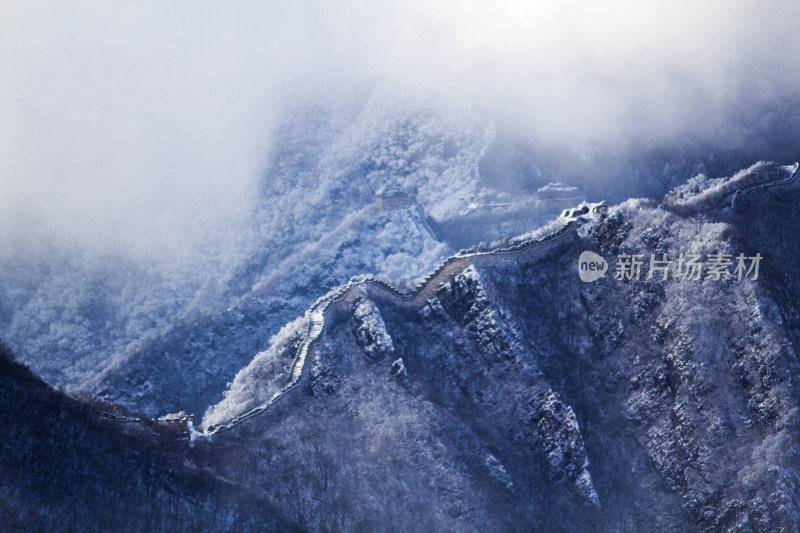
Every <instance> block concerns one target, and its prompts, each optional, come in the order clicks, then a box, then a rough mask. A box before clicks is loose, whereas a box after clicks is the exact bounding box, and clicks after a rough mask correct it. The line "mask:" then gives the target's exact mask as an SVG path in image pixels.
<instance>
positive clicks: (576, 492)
mask: <svg viewBox="0 0 800 533" xmlns="http://www.w3.org/2000/svg"><path fill="white" fill-rule="evenodd" d="M797 176H798V167H797V165H796V164H795V165H792V166H784V165H779V164H776V163H758V164H756V165H753V166H752V167H750V168H748V169H745V170H742V171H741V172H739V173H737V174H735V175H734V176H732V177H730V178H724V179H709V178H707V177H705V176H698V177H696V178H695V179H693V180H691V181H690V182H689V183H687V184H685V185H684V186H682V187H679V188H678V189H676V190H675V191H673V192H672V193H670V194H669V195H667V196H666V197H665V198H664V200H663V202H656V201H653V200H647V199H632V200H628V201H626V202H623V203H621V204H618V205H616V206H611V207H609V206H606V205H603V204H588V205H584V206H582V207H579V208H577V209H573V210H570V211H569V212H568V213H566V214H565V216H563V217H562V218H559V219H556V220H553V221H552V222H551V223H550V224H548V225H546V226H544V227H542V228H539V229H537V230H535V231H533V232H531V233H527V234H523V235H520V236H518V237H514V238H508V239H504V240H501V241H498V242H495V243H491V244H487V243H484V244H482V245H480V246H476V247H474V248H472V249H470V250H463V251H461V252H459V253H457V254H455V255H453V256H451V257H449V258H448V259H446V260H445V261H444V262H443V263H442V264H441V265H440V266H439V267H437V268H436V269H435V270H434V271H432V272H431V273H429V274H428V275H427V276H425V278H424V279H423V280H422V281H421V283H420V284H419V285H417V286H416V287H415V288H409V287H402V286H397V287H396V286H394V285H392V284H390V283H385V282H383V281H381V280H380V279H377V278H375V277H372V276H366V275H359V276H355V277H354V278H352V279H351V280H350V281H349V282H348V283H346V284H344V285H341V286H339V287H337V288H334V289H332V290H331V291H330V292H329V293H328V294H327V295H320V297H319V298H318V299H317V300H316V301H315V302H314V303H312V304H310V306H309V308H308V309H307V312H306V313H304V314H303V315H301V316H299V317H298V318H296V319H294V320H291V321H288V322H287V324H286V325H285V326H284V327H283V328H282V329H281V330H280V331H279V332H278V333H277V334H276V335H275V336H273V337H272V339H271V344H270V346H269V348H268V349H266V350H264V351H262V352H259V353H257V354H255V355H254V357H253V358H252V360H251V361H249V363H247V362H246V363H245V364H243V365H242V367H241V369H240V370H239V372H238V374H237V375H236V377H235V378H234V379H233V380H232V381H231V383H230V385H229V387H228V390H227V391H226V392H225V395H224V398H223V399H222V400H221V401H219V402H218V403H216V404H215V405H212V406H210V407H209V409H208V410H207V411H206V413H205V416H204V417H203V419H202V420H200V418H199V417H198V419H197V420H196V421H195V422H196V424H197V428H194V427H192V426H181V425H180V424H179V425H178V426H177V427H176V426H175V425H174V423H170V422H158V421H151V420H148V419H146V418H141V417H136V416H135V415H132V414H130V413H129V412H126V411H125V410H123V409H122V408H119V407H115V406H113V405H110V404H106V403H103V402H99V401H97V400H90V399H70V398H65V397H64V396H63V395H62V394H61V393H58V392H56V391H51V390H49V389H47V388H46V386H44V385H43V384H41V383H40V382H38V381H37V380H36V379H35V378H34V377H33V376H31V375H30V374H28V373H26V372H25V371H24V370H22V369H21V368H20V367H18V366H16V365H14V364H12V363H8V362H6V363H4V364H3V366H2V370H3V376H4V377H3V379H4V380H5V381H4V383H6V385H4V390H12V389H11V388H13V390H14V391H16V392H14V393H13V394H10V395H4V396H3V398H5V400H4V402H5V403H4V410H3V412H4V416H5V417H6V420H5V422H4V424H5V425H6V426H7V427H8V428H11V429H12V431H13V432H14V434H15V435H16V434H23V433H24V434H28V433H29V432H31V431H42V430H41V429H39V430H37V429H36V427H38V426H37V424H39V421H40V419H41V420H44V418H43V417H44V415H38V414H37V415H35V416H33V417H29V416H26V415H25V413H26V412H27V411H26V410H30V409H31V406H32V405H34V404H32V403H31V398H33V397H37V395H39V396H40V397H45V400H46V402H45V403H48V405H56V406H58V405H61V404H64V407H59V409H61V411H62V412H63V413H65V414H64V415H62V416H61V420H62V421H61V422H53V424H56V425H57V424H65V422H64V421H63V420H65V419H68V420H69V424H68V425H69V427H70V428H73V429H70V430H69V431H62V432H50V433H48V435H50V436H48V437H47V438H48V439H50V440H49V441H50V442H52V445H53V446H55V447H58V448H59V449H66V450H69V451H70V453H71V454H72V455H73V456H74V457H73V460H72V461H71V462H70V464H71V465H73V464H76V465H86V469H88V471H90V472H95V473H97V472H100V471H105V470H103V469H104V468H111V467H112V466H113V465H114V464H115V463H116V462H117V461H121V460H123V459H120V458H115V457H114V456H113V455H112V454H110V453H107V454H105V455H104V457H106V463H107V464H104V465H103V466H102V468H101V467H100V466H98V465H96V464H94V463H92V462H91V461H89V459H88V457H89V455H90V453H91V452H90V451H89V450H87V449H86V446H85V445H84V444H82V443H83V439H81V438H77V439H76V438H75V437H74V436H75V435H91V438H92V439H95V440H97V441H98V442H101V443H102V442H105V441H104V439H105V440H108V439H113V441H114V442H117V441H120V442H122V443H123V444H124V445H125V446H127V447H128V449H133V450H140V449H148V450H164V452H162V453H165V452H166V451H167V450H168V455H166V456H164V457H165V459H163V460H166V461H168V462H169V463H170V465H171V466H170V467H169V471H170V472H171V473H170V475H169V476H168V477H167V478H163V477H160V474H158V473H159V472H161V471H162V469H163V466H162V465H161V463H158V464H155V463H152V462H151V463H148V462H147V461H151V459H148V458H149V457H151V456H150V455H147V454H145V455H143V456H140V455H136V454H135V455H133V456H132V457H134V458H137V459H135V460H131V461H128V460H127V459H125V461H127V462H125V465H126V466H125V468H124V469H123V472H125V475H126V476H128V477H129V478H130V479H134V480H136V479H139V477H141V476H142V475H144V474H141V472H145V473H146V472H155V473H156V475H155V476H154V477H145V478H142V481H136V483H137V485H136V486H137V487H139V486H142V487H145V488H146V489H147V490H150V491H155V493H156V494H158V496H157V498H156V499H155V500H154V504H153V505H155V506H156V508H158V509H159V514H157V515H152V514H151V513H149V512H142V511H141V510H137V511H135V512H133V516H134V517H135V520H136V522H135V523H142V522H141V521H143V520H154V519H155V520H159V521H160V522H158V523H160V524H171V523H173V522H172V521H173V520H176V518H175V517H176V516H178V515H177V513H179V511H176V510H175V509H176V507H175V505H176V502H183V503H179V505H180V506H182V507H181V508H182V509H187V510H190V512H192V513H196V516H195V515H193V517H195V518H197V520H202V521H201V522H197V523H200V524H202V523H205V524H217V525H216V526H214V527H218V528H219V529H230V528H232V527H235V528H239V529H243V530H258V529H259V528H260V527H261V526H255V525H254V523H255V522H254V520H255V521H258V520H264V521H266V522H265V523H269V524H272V526H270V527H276V528H278V529H281V528H288V527H291V525H292V524H297V525H298V526H299V527H301V528H305V529H310V530H322V529H330V530H335V531H349V530H354V529H365V530H382V529H386V526H387V524H388V525H390V528H392V529H397V530H403V531H430V530H437V531H465V530H480V531H487V530H491V531H499V530H503V531H506V530H510V531H516V530H531V529H533V530H542V531H575V530H585V531H642V530H647V531H731V532H742V531H753V532H761V531H775V530H784V531H792V530H794V529H796V528H797V527H798V524H799V523H800V522H799V520H800V509H798V504H797V501H798V498H800V495H799V493H798V488H797V487H798V486H800V481H798V480H800V455H799V454H798V446H797V443H798V442H800V427H798V424H797V421H796V418H797V417H796V414H797V412H798V407H799V406H800V397H798V393H797V390H798V386H797V384H796V383H795V382H796V380H797V376H799V375H800V359H799V358H798V356H797V353H798V348H800V345H799V344H798V342H799V339H800V310H799V309H798V307H797V302H798V301H800V281H798V280H800V262H798V257H800V256H799V255H798V254H797V250H796V248H797V241H796V238H795V236H796V232H797V229H798V227H799V226H800V219H798V211H797V209H796V207H795V206H796V205H797V202H798V200H800V188H798V187H800V186H798V183H800V180H797V179H796V178H797ZM587 251H588V252H592V253H593V254H595V255H594V256H592V257H593V259H592V261H593V262H594V265H595V270H597V271H599V272H602V273H603V274H604V275H601V276H599V277H597V276H595V277H596V278H597V279H594V281H589V282H586V281H582V278H581V276H580V275H579V274H580V272H581V269H584V270H585V269H588V268H589V267H588V263H587V265H585V266H584V265H583V264H582V263H581V261H584V260H583V259H580V258H581V256H582V254H583V253H584V252H587ZM585 261H588V260H585ZM604 262H605V265H603V263H604ZM691 265H693V266H691ZM740 265H741V267H740ZM9 387H11V388H9ZM42 395H44V396H42ZM35 405H39V404H38V403H36V404H35ZM37 409H39V407H37ZM42 409H44V407H42ZM65 417H66V418H65ZM42 423H43V424H44V422H42ZM170 424H173V425H170ZM78 426H80V427H81V428H84V427H88V428H93V429H80V430H77V429H74V428H75V427H78ZM46 427H51V425H46ZM126 428H127V429H126ZM26 432H28V433H26ZM181 435H183V438H181ZM14 442H18V441H14ZM93 442H94V441H93ZM167 442H169V444H166V443H167ZM142 447H144V448H142ZM15 450H17V451H15ZM2 453H3V456H2V460H3V461H5V463H4V464H15V465H18V464H19V462H18V460H17V459H13V457H16V456H15V455H14V454H15V453H19V448H18V447H15V445H14V444H13V443H11V444H8V445H5V446H4V447H3V448H2ZM9 454H11V455H9ZM9 457H12V459H9ZM141 457H144V458H145V461H144V463H141ZM158 461H162V459H158V460H157V461H156V462H158ZM162 462H163V461H162ZM59 464H60V463H59ZM142 464H143V465H144V466H142ZM59 468H60V467H59ZM36 472H37V470H36V469H35V468H31V469H22V470H20V471H19V473H18V475H17V476H16V477H15V478H14V479H15V480H16V481H15V485H14V488H13V491H17V492H15V494H20V495H21V496H20V498H23V500H24V499H25V498H27V497H29V496H27V495H30V494H36V495H37V498H39V497H41V501H42V502H44V503H43V504H42V505H44V507H45V508H47V509H61V508H62V506H63V495H61V493H59V492H58V491H56V492H52V491H51V492H47V491H44V492H42V491H43V490H44V489H43V488H42V482H41V476H39V474H36ZM81 472H82V471H81V470H80V469H78V470H74V469H67V470H64V471H61V470H59V472H58V476H57V478H58V479H59V483H73V484H74V485H75V486H76V487H78V490H79V491H83V490H89V489H88V488H86V486H85V485H86V484H85V482H84V479H83V477H82V476H83V474H82V473H81ZM98 475H99V474H98ZM197 476H199V477H197ZM204 476H209V477H208V478H206V477H204ZM200 478H203V479H204V480H205V481H203V482H202V485H201V486H202V487H204V488H203V490H202V491H201V492H200V493H198V494H197V495H195V496H193V497H192V498H191V499H190V500H189V501H188V502H184V500H181V499H180V498H182V497H183V496H185V495H187V494H189V493H190V492H191V491H189V489H187V488H186V487H184V485H183V484H184V483H185V481H186V480H187V479H200ZM103 479H105V478H103V477H102V476H101V477H100V478H98V481H97V483H99V484H100V486H102V483H103ZM219 483H222V484H223V485H224V486H225V487H227V488H225V489H224V490H225V493H226V494H229V495H231V494H240V495H241V494H243V493H244V492H246V493H249V494H252V495H254V497H255V499H254V500H248V499H247V498H245V497H244V496H243V495H241V496H236V497H234V496H230V497H229V498H228V499H227V500H226V501H225V502H223V503H222V504H219V503H218V504H215V505H216V506H215V505H211V504H210V503H203V502H205V500H204V499H203V498H205V495H206V494H211V495H213V494H215V493H216V492H215V491H220V490H223V489H222V488H220V486H218V484H219ZM6 490H7V486H6ZM164 491H166V492H164ZM175 491H177V492H175ZM231 491H239V492H231ZM172 493H176V494H178V495H179V496H176V498H178V499H177V500H174V501H173V500H170V499H169V497H167V496H164V494H172ZM87 494H88V493H87ZM92 494H93V493H92ZM87 501H89V502H90V503H91V505H95V504H97V502H102V501H103V500H102V498H100V499H97V498H96V497H95V496H92V497H91V498H90V499H89V500H87ZM125 501H131V500H128V499H126V500H125ZM92 502H93V503H92ZM169 502H172V503H169ZM190 502H193V503H190ZM91 505H89V506H88V507H81V506H78V508H79V509H81V512H79V513H76V514H73V515H69V516H67V517H66V522H65V523H66V524H71V525H75V527H79V526H80V527H83V526H86V527H92V526H91V525H92V524H94V523H95V522H93V521H92V520H93V518H92V517H94V516H99V515H97V511H96V509H95V507H92V506H91ZM4 513H6V515H8V513H9V511H4ZM220 513H222V514H223V515H224V516H227V517H228V518H227V519H226V520H223V521H220V520H221V519H220V518H219V517H220ZM104 516H105V515H104ZM155 516H157V517H158V518H154V517H155ZM17 520H19V518H17ZM203 521H205V522H203ZM12 523H17V522H12ZM43 523H44V522H43ZM281 524H282V525H281ZM264 527H266V526H264Z"/></svg>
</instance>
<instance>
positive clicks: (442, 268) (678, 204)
mask: <svg viewBox="0 0 800 533" xmlns="http://www.w3.org/2000/svg"><path fill="white" fill-rule="evenodd" d="M798 166H800V165H799V164H798V163H795V164H794V165H792V166H784V167H778V168H779V169H782V170H784V171H786V172H788V173H789V176H787V177H784V178H782V179H780V178H775V175H774V173H772V172H766V173H765V174H764V175H754V174H748V175H744V176H743V177H742V179H740V180H733V179H732V180H731V181H729V182H725V183H723V184H722V185H723V186H722V190H719V187H717V188H716V190H712V189H709V190H706V191H703V192H702V193H701V194H699V195H698V196H697V197H693V198H691V199H690V201H687V202H682V201H680V200H678V199H677V198H676V197H675V196H674V194H670V195H667V196H666V197H665V198H664V202H663V203H662V204H660V206H659V207H662V206H663V207H664V208H665V209H667V210H669V211H673V212H675V213H677V214H686V213H688V212H696V211H697V210H701V209H704V208H710V207H713V206H718V205H720V204H723V205H734V204H735V203H736V199H737V198H738V197H740V196H741V195H742V194H743V193H744V192H745V191H747V190H749V189H753V188H756V187H764V188H772V187H776V186H781V185H789V184H791V183H793V182H794V181H795V179H796V178H797V173H798ZM752 168H754V167H751V169H752ZM747 178H749V179H747ZM732 182H735V183H732ZM606 208H607V206H606V205H605V202H600V203H597V204H587V203H584V204H581V206H579V207H577V208H575V209H568V210H566V211H564V213H563V214H562V215H561V217H559V220H561V221H563V222H564V225H562V226H561V227H560V228H559V229H558V230H556V231H555V232H553V233H551V234H549V235H547V236H545V237H542V238H540V239H527V240H523V241H521V242H519V243H518V244H515V245H513V246H507V247H500V248H495V249H491V250H486V251H474V252H460V253H457V254H455V255H453V256H451V257H449V258H448V259H446V260H445V261H443V262H442V263H441V264H439V266H438V267H436V268H435V269H434V270H433V271H432V272H431V273H430V274H428V275H427V276H426V277H425V278H424V279H423V280H422V281H421V282H420V283H419V284H418V285H417V287H416V288H415V289H414V290H413V291H412V292H403V291H401V290H399V289H397V288H395V287H393V286H391V285H389V284H388V283H386V282H384V281H382V280H379V279H377V278H374V277H371V276H367V277H364V276H356V277H354V278H353V279H351V280H350V281H348V282H347V283H346V284H344V285H342V286H340V287H337V288H334V289H333V290H331V291H330V292H328V293H327V294H326V295H324V296H322V297H320V298H319V299H318V300H317V301H316V302H315V303H314V304H313V305H312V306H311V307H310V308H309V309H308V311H306V313H305V317H306V319H307V322H308V326H307V330H306V334H305V335H304V338H303V340H302V342H301V344H300V347H299V348H298V349H297V352H296V355H295V357H294V359H293V361H292V364H291V367H290V377H289V382H288V384H287V385H286V386H285V387H284V388H283V389H282V390H280V391H279V392H277V393H275V394H274V395H273V396H272V397H271V398H270V399H269V400H268V401H267V402H266V403H265V404H263V405H260V406H258V407H255V408H253V409H251V410H249V411H247V412H244V413H242V414H240V415H238V416H236V417H234V418H233V419H231V420H230V421H229V422H228V423H225V424H214V425H211V426H209V427H208V428H207V429H206V430H205V431H203V432H200V431H196V430H195V429H194V427H193V424H192V423H191V422H189V423H188V424H187V427H186V430H185V433H184V435H183V436H182V437H180V438H179V439H178V440H190V439H191V440H194V439H196V438H210V437H211V436H213V435H216V434H219V433H223V432H227V431H230V430H232V429H233V428H235V427H236V426H238V425H239V424H241V423H242V422H244V421H245V420H249V419H250V418H253V417H255V416H257V415H259V414H261V413H263V412H265V411H267V410H268V409H269V408H270V407H272V406H273V405H275V404H276V403H278V402H279V401H280V400H282V399H283V398H285V397H286V396H287V395H288V394H289V393H291V392H292V391H293V390H295V389H297V388H298V387H299V386H300V385H301V381H302V378H303V375H304V374H303V371H304V369H305V363H306V359H307V357H308V355H309V352H310V351H311V349H312V348H313V346H314V344H315V343H316V342H317V341H318V340H319V339H320V338H321V336H322V333H323V331H324V330H325V324H326V322H325V318H326V314H327V313H328V311H329V310H330V309H331V308H332V306H334V305H335V304H336V303H338V302H341V301H343V300H346V299H347V298H348V297H351V296H352V295H353V294H354V292H355V291H356V289H360V288H365V289H367V290H368V289H369V288H376V289H378V290H379V291H381V292H383V293H384V294H387V295H389V296H390V297H392V298H394V299H395V300H396V301H397V302H400V303H404V304H414V303H415V302H424V301H427V299H428V298H431V297H432V296H434V295H435V293H436V291H437V290H438V288H439V287H440V285H441V283H442V280H444V279H448V278H449V277H450V276H451V275H452V274H454V273H456V272H460V271H463V270H464V269H465V268H467V267H468V266H470V265H475V266H479V267H485V266H492V265H496V264H497V261H498V259H499V258H501V257H502V258H506V257H507V256H508V255H521V254H526V253H531V252H535V253H539V252H540V253H542V254H544V253H546V252H547V251H548V250H549V249H550V248H551V247H552V246H553V245H554V244H556V243H558V242H559V241H561V240H562V239H564V238H565V237H567V236H569V235H572V234H574V233H575V231H576V230H577V228H578V227H579V226H580V225H581V224H582V223H584V222H585V218H584V216H585V215H587V214H590V213H592V214H594V213H599V212H600V211H603V210H605V209H606ZM419 215H420V218H421V219H422V221H425V218H424V214H423V213H422V212H421V213H419ZM415 222H418V221H416V220H415ZM424 226H426V231H428V232H429V233H430V234H431V236H432V237H434V238H435V239H437V240H438V235H436V234H435V232H434V231H433V229H432V228H430V227H429V226H428V224H427V223H425V224H424ZM99 414H100V415H101V416H103V417H104V418H107V419H112V420H115V421H118V422H134V423H140V424H142V425H144V426H145V427H146V428H147V429H148V431H150V432H151V433H153V434H155V435H158V436H162V435H159V434H158V433H156V432H154V431H153V430H152V429H150V428H149V427H147V425H145V424H143V423H142V420H140V419H138V418H124V417H116V416H114V415H109V414H107V413H99Z"/></svg>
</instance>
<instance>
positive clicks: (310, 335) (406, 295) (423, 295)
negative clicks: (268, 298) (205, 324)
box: [202, 219, 581, 437]
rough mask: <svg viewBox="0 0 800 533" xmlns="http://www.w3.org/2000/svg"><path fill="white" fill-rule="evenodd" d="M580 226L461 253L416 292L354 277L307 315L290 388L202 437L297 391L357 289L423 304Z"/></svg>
mask: <svg viewBox="0 0 800 533" xmlns="http://www.w3.org/2000/svg"><path fill="white" fill-rule="evenodd" d="M580 224H581V219H573V220H569V221H568V222H567V223H566V224H565V225H564V226H563V227H561V228H560V229H559V230H558V231H556V232H554V233H552V234H550V235H548V236H546V237H543V238H541V239H529V240H526V241H522V242H520V243H519V244H516V245H514V246H510V247H507V248H497V249H494V250H488V251H482V252H470V253H463V254H457V255H454V256H452V257H449V258H448V259H446V260H445V261H444V262H443V263H441V264H440V265H439V266H438V267H437V268H436V269H434V270H433V272H431V273H430V274H428V276H426V277H425V279H423V280H422V282H420V284H419V285H417V288H416V289H415V290H414V291H412V292H403V291H400V290H398V289H397V288H395V287H392V286H391V285H389V284H388V283H386V282H384V281H381V280H379V279H376V278H374V277H356V278H354V279H351V280H350V281H349V282H347V283H346V284H345V285H342V286H341V287H339V288H337V289H334V290H333V291H331V292H329V293H328V294H326V295H325V296H323V297H322V298H320V299H318V300H317V301H316V302H315V303H314V304H313V305H312V306H311V307H310V308H309V310H308V311H307V312H306V316H307V317H308V330H307V333H306V335H305V337H304V338H303V341H302V343H301V344H300V348H299V349H298V350H297V354H296V355H295V358H294V361H293V362H292V367H291V375H290V380H289V384H288V385H287V386H286V387H285V388H284V389H283V390H281V391H280V392H278V393H276V394H275V395H274V396H273V397H272V398H270V400H269V401H268V402H267V403H266V404H264V405H261V406H259V407H255V408H253V409H251V410H250V411H247V412H245V413H242V414H240V415H238V416H236V417H235V418H233V419H232V420H231V421H230V422H228V423H227V424H215V425H212V426H210V427H209V428H208V429H207V430H206V431H205V432H204V433H203V434H202V435H203V436H206V437H210V436H212V435H215V434H217V433H222V432H225V431H229V430H231V429H233V428H234V427H236V426H238V425H239V424H241V423H242V422H244V421H245V420H248V419H250V418H253V417H254V416H256V415H258V414H261V413H263V412H264V411H266V410H267V409H269V408H270V407H271V406H273V405H275V404H276V403H277V402H278V401H280V400H281V399H282V398H284V397H285V396H286V395H287V394H288V393H290V392H291V391H293V390H294V389H296V388H297V387H298V386H299V385H300V381H301V378H302V377H303V369H304V368H305V362H306V358H307V357H308V353H309V351H310V350H311V348H312V347H313V345H314V343H316V342H317V341H318V340H319V339H320V337H321V336H322V332H323V330H324V329H325V314H326V313H327V311H328V310H329V309H330V308H331V306H332V305H333V304H335V303H336V302H339V301H341V300H343V299H345V298H347V297H348V296H349V294H350V291H352V290H354V289H356V288H358V287H360V286H372V287H377V288H378V289H380V290H381V291H383V292H386V293H388V294H390V295H391V296H392V297H394V298H395V299H396V300H398V301H401V302H404V303H409V302H416V301H425V300H427V299H428V298H431V297H432V296H434V295H435V294H436V291H437V290H438V289H439V286H440V283H437V281H441V280H443V279H447V278H449V277H450V276H451V275H452V274H453V273H456V272H460V271H463V270H464V269H465V268H467V267H468V266H469V265H471V264H474V263H476V260H477V262H479V263H484V261H487V262H492V261H497V259H498V258H501V257H502V258H507V257H509V256H513V255H518V254H523V253H526V252H528V251H530V250H532V249H535V248H542V247H545V248H549V246H551V245H553V244H555V243H556V242H558V241H560V240H561V239H563V238H564V237H566V236H567V235H569V234H571V233H573V232H574V231H575V230H576V229H577V228H578V226H579V225H580ZM484 264H486V263H484Z"/></svg>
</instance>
